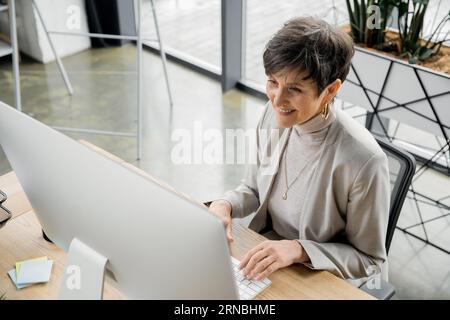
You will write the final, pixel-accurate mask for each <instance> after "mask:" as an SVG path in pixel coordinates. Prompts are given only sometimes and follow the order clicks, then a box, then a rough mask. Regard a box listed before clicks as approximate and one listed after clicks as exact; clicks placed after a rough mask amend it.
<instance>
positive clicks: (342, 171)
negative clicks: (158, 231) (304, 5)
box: [210, 17, 390, 280]
mask: <svg viewBox="0 0 450 320" xmlns="http://www.w3.org/2000/svg"><path fill="white" fill-rule="evenodd" d="M353 54H354V48H353V42H352V39H351V38H350V37H349V36H348V35H347V34H345V33H344V32H342V31H340V30H338V29H336V28H333V27H331V26H330V25H329V24H327V23H326V22H324V21H322V20H319V19H316V18H312V17H301V18H296V19H293V20H291V21H289V22H287V23H286V24H285V25H284V26H283V28H282V29H281V30H279V31H278V32H277V33H276V34H275V35H274V37H273V38H272V39H271V40H270V41H269V43H268V44H267V46H266V49H265V52H264V55H263V60H264V67H265V72H266V75H267V85H266V93H267V96H268V98H269V102H268V103H267V106H266V110H265V112H264V114H263V116H262V118H261V119H260V121H259V124H258V127H257V155H258V157H257V159H258V161H257V163H256V164H255V165H248V168H247V171H246V175H245V177H244V179H243V180H242V183H241V184H240V185H239V186H238V187H237V189H235V190H233V191H229V192H227V193H226V194H225V195H224V197H223V198H222V199H219V200H216V201H214V202H212V203H211V205H210V210H211V211H212V212H214V213H215V214H217V215H218V216H219V217H220V218H221V219H222V220H223V221H224V224H225V227H226V230H227V236H228V238H229V240H230V241H232V236H231V218H242V217H245V216H247V215H250V214H251V213H254V212H256V213H255V216H254V218H253V220H252V222H251V223H250V228H252V229H253V230H255V231H257V232H263V231H264V230H266V229H268V228H271V229H272V230H273V231H274V232H272V233H271V234H272V239H275V240H268V241H265V242H263V243H261V244H260V245H258V246H256V247H255V248H253V249H252V250H250V251H249V252H248V253H247V254H246V255H245V257H244V258H243V259H242V261H241V268H242V269H243V273H244V274H245V275H246V276H247V277H248V278H255V279H261V278H264V277H267V276H269V275H270V274H271V273H273V272H274V271H276V270H278V269H280V268H283V267H286V266H289V265H291V264H294V263H300V264H303V265H305V266H307V267H309V268H311V269H314V270H328V271H330V272H332V273H333V274H335V275H337V276H339V277H341V278H345V279H360V278H364V277H367V276H370V275H372V274H373V273H374V271H377V270H385V268H384V266H385V264H384V262H385V261H386V249H385V238H386V229H387V221H388V214H389V194H390V186H389V173H388V166H387V157H386V155H385V154H384V153H383V151H382V150H381V148H380V147H379V146H378V144H377V142H376V141H375V139H374V138H373V137H372V135H371V134H370V133H369V132H368V131H367V130H366V129H365V128H364V127H363V126H361V125H360V124H358V123H357V122H356V121H354V120H353V119H351V118H350V117H349V116H347V115H346V114H345V113H343V112H342V111H340V110H335V109H334V108H333V106H332V102H333V99H334V97H335V96H336V93H337V92H338V90H339V88H340V87H341V84H342V82H343V81H344V80H345V78H346V76H347V74H348V72H349V69H350V62H351V59H352V56H353ZM273 130H279V139H275V140H276V142H274V139H270V138H268V137H267V134H268V132H273ZM275 144H276V147H274V145H275ZM277 148H278V149H277ZM271 150H275V151H277V150H278V152H275V153H273V154H270V155H269V156H267V155H268V154H269V153H270V151H271ZM268 157H269V158H268ZM267 160H270V161H267ZM271 165H272V167H271ZM272 169H273V170H272ZM273 235H275V236H273ZM382 266H383V268H382ZM382 274H383V276H384V278H385V279H386V277H387V274H386V272H385V271H383V272H382ZM386 280H387V279H386Z"/></svg>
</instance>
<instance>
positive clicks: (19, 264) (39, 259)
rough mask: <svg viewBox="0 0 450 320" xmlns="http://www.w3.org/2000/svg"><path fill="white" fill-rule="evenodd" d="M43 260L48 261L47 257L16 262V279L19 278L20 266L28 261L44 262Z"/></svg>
mask: <svg viewBox="0 0 450 320" xmlns="http://www.w3.org/2000/svg"><path fill="white" fill-rule="evenodd" d="M45 260H48V258H47V256H45V257H39V258H34V259H30V260H24V261H19V262H16V277H18V276H19V272H20V266H21V265H22V263H24V262H28V261H45Z"/></svg>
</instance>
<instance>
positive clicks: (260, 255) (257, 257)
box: [242, 248, 268, 277]
mask: <svg viewBox="0 0 450 320" xmlns="http://www.w3.org/2000/svg"><path fill="white" fill-rule="evenodd" d="M267 256H268V252H267V250H265V248H264V249H261V250H259V251H258V252H256V253H255V254H253V255H252V257H251V258H250V259H249V261H248V263H247V265H246V266H245V268H244V269H243V270H242V273H243V274H244V276H246V277H248V276H250V274H251V273H252V272H253V270H254V268H255V266H256V265H257V264H258V263H259V262H260V261H262V260H263V259H264V258H266V257H267Z"/></svg>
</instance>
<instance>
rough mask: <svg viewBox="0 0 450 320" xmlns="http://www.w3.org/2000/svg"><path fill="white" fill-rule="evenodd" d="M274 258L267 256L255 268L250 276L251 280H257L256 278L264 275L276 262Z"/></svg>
mask: <svg viewBox="0 0 450 320" xmlns="http://www.w3.org/2000/svg"><path fill="white" fill-rule="evenodd" d="M275 260H276V259H275V257H274V256H270V255H269V256H266V257H265V258H263V259H262V260H260V261H259V262H258V263H257V264H256V265H255V266H254V267H253V270H252V271H250V273H249V274H248V277H247V278H249V279H252V278H255V277H256V276H258V275H260V274H261V273H263V272H264V271H265V270H266V269H267V268H268V267H269V266H270V265H271V264H272V263H274V262H275Z"/></svg>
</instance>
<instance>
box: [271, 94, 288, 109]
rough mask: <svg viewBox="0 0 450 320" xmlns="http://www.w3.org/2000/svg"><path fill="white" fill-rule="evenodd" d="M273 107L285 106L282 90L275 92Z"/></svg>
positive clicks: (284, 96)
mask: <svg viewBox="0 0 450 320" xmlns="http://www.w3.org/2000/svg"><path fill="white" fill-rule="evenodd" d="M273 102H274V105H275V107H282V106H284V105H286V104H287V101H286V95H285V94H284V92H283V90H277V91H276V92H275V96H274V99H273Z"/></svg>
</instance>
